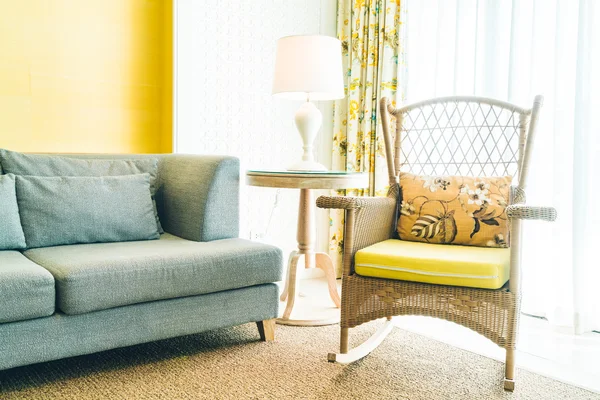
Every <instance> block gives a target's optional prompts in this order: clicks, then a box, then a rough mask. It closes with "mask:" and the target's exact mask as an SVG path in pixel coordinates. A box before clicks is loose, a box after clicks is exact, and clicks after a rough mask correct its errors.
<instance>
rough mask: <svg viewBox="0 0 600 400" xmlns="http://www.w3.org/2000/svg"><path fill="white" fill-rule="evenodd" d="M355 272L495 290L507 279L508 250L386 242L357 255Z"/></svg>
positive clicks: (508, 266) (372, 275)
mask: <svg viewBox="0 0 600 400" xmlns="http://www.w3.org/2000/svg"><path fill="white" fill-rule="evenodd" d="M355 271H356V273H357V274H358V275H362V276H371V277H376V278H386V279H396V280H403V281H412V282H424V283H433V284H438V285H451V286H468V287H476V288H483V289H499V288H501V287H502V286H503V285H504V284H505V283H506V282H507V281H508V278H509V275H510V249H509V248H508V249H506V248H504V249H503V248H486V247H473V246H457V245H455V246H449V245H443V244H430V243H418V242H407V241H404V240H396V239H389V240H385V241H383V242H379V243H376V244H374V245H372V246H369V247H365V248H364V249H362V250H359V251H357V252H356V256H355Z"/></svg>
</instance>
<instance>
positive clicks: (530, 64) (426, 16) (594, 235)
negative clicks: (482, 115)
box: [399, 0, 600, 333]
mask: <svg viewBox="0 0 600 400" xmlns="http://www.w3.org/2000/svg"><path fill="white" fill-rule="evenodd" d="M405 1H406V3H405V7H406V12H407V17H406V22H405V26H404V29H403V32H404V34H405V38H404V41H403V43H404V44H405V53H406V65H403V66H401V68H402V69H403V73H404V74H405V78H406V79H405V83H404V84H405V95H404V97H405V98H404V99H402V102H404V103H410V102H413V101H417V100H421V99H425V98H430V97H437V96H444V95H453V94H475V95H480V96H486V97H493V98H498V99H502V100H508V101H510V102H514V103H517V104H520V105H523V106H531V103H532V101H533V97H534V96H535V95H536V94H542V95H544V96H545V103H544V107H543V109H542V114H541V121H540V123H541V124H540V127H539V130H538V135H537V138H536V143H535V151H534V157H533V166H532V168H533V170H532V171H531V173H530V177H529V184H528V190H527V192H528V198H527V202H528V203H529V204H532V205H536V204H537V205H552V206H554V207H556V208H557V209H558V213H559V219H558V221H556V222H555V223H552V224H550V223H542V222H529V221H527V222H525V223H524V225H525V228H524V229H525V233H524V237H525V241H526V243H525V244H524V250H525V253H524V256H523V268H524V272H523V274H524V276H523V295H524V299H523V308H522V311H523V312H525V313H528V314H533V315H538V316H542V317H546V318H548V320H549V321H550V322H552V323H555V324H558V325H565V326H571V327H573V328H574V330H575V331H576V332H578V333H579V332H584V331H590V330H600V295H599V294H598V293H599V288H600V254H597V253H596V251H600V1H598V0H537V1H534V0H513V1H498V0H405ZM401 42H402V41H401ZM399 92H400V91H399ZM399 100H400V99H399ZM399 103H400V101H399Z"/></svg>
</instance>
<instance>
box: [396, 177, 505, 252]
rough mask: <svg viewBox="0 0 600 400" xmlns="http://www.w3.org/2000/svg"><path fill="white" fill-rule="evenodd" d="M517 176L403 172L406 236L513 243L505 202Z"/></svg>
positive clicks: (401, 222) (401, 225) (402, 233)
mask: <svg viewBox="0 0 600 400" xmlns="http://www.w3.org/2000/svg"><path fill="white" fill-rule="evenodd" d="M511 180H512V177H510V176H506V177H487V178H473V177H465V176H446V177H439V176H438V177H433V176H418V175H413V174H408V173H405V174H401V176H400V188H401V189H400V190H401V197H400V200H401V204H400V217H399V218H398V236H399V237H400V239H402V240H408V241H415V242H427V243H437V244H460V245H467V246H481V247H508V234H509V224H508V217H507V216H506V211H505V209H506V206H507V205H508V202H509V193H510V183H511Z"/></svg>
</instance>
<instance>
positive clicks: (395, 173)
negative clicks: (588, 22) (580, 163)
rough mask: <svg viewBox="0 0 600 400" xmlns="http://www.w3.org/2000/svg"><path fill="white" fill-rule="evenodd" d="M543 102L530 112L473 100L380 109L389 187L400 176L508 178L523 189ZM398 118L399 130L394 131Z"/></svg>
mask: <svg viewBox="0 0 600 400" xmlns="http://www.w3.org/2000/svg"><path fill="white" fill-rule="evenodd" d="M542 103H543V97H542V96H536V98H535V100H534V104H533V107H532V108H531V109H525V108H521V107H519V106H516V105H514V104H510V103H506V102H502V101H498V100H494V99H488V98H483V97H473V96H454V97H440V98H436V99H431V100H426V101H422V102H419V103H414V104H411V105H407V106H405V107H402V108H394V107H392V105H391V103H390V102H389V100H388V99H387V98H385V97H384V98H382V99H381V102H380V111H381V116H382V125H383V134H384V140H385V146H386V156H387V163H388V173H389V179H390V185H393V184H395V183H397V182H398V180H399V174H400V173H402V172H410V173H413V174H417V175H440V176H450V175H462V176H507V175H510V176H512V177H513V185H516V184H517V182H518V187H519V188H520V189H524V187H525V182H526V177H527V169H528V168H527V167H528V162H529V159H530V154H531V147H532V146H531V145H532V143H533V138H534V134H535V128H536V125H537V119H538V113H539V110H540V108H541V106H542ZM394 119H395V125H396V126H395V129H394V130H392V129H391V126H392V125H393V120H394Z"/></svg>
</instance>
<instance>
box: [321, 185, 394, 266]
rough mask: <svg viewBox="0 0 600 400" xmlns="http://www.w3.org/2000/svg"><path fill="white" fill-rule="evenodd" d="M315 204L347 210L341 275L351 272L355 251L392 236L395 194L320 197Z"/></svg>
mask: <svg viewBox="0 0 600 400" xmlns="http://www.w3.org/2000/svg"><path fill="white" fill-rule="evenodd" d="M317 207H319V208H332V209H342V210H345V211H346V226H345V229H344V261H343V264H344V265H343V269H342V271H343V275H344V276H349V275H352V274H353V273H354V255H355V254H356V252H357V251H358V250H361V249H364V248H365V247H368V246H371V245H372V244H375V243H379V242H382V241H384V240H387V239H391V238H392V237H393V234H394V228H395V222H396V221H395V219H396V198H395V197H394V196H388V197H349V196H320V197H319V198H318V199H317Z"/></svg>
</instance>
